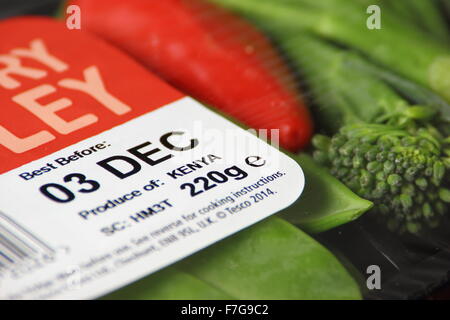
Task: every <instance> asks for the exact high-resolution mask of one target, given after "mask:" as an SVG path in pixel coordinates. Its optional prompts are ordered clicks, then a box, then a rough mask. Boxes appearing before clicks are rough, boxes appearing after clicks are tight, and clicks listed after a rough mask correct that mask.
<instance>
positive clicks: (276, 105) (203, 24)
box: [70, 0, 312, 151]
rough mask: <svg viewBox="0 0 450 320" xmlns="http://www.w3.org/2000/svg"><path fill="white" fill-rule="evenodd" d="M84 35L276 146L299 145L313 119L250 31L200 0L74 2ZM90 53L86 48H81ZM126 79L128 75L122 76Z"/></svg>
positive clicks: (273, 56)
mask: <svg viewBox="0 0 450 320" xmlns="http://www.w3.org/2000/svg"><path fill="white" fill-rule="evenodd" d="M70 4H75V5H78V6H79V7H80V9H81V21H82V29H86V30H88V31H92V32H93V33H95V34H97V35H99V36H100V37H102V38H104V39H106V40H108V41H110V42H111V43H113V44H114V45H116V46H118V47H120V48H122V49H123V50H124V51H126V52H127V53H129V54H130V55H131V56H133V57H135V58H136V59H137V60H139V61H140V62H142V63H143V64H144V65H146V66H147V67H148V68H149V69H151V70H152V71H154V72H156V73H157V74H159V75H160V76H161V77H162V78H164V79H165V80H166V81H168V82H169V83H171V84H172V85H174V86H175V87H177V88H179V89H180V90H182V91H184V92H185V93H187V94H189V95H191V96H192V97H194V98H196V99H198V100H200V101H203V102H204V103H206V104H209V105H211V106H214V107H216V108H218V109H219V110H221V111H223V112H225V113H227V114H229V115H231V116H232V117H235V118H236V119H238V120H240V121H242V122H243V123H245V124H246V125H248V126H250V127H252V128H255V129H279V138H280V145H281V146H282V147H284V148H286V149H288V150H290V151H298V150H299V149H301V148H302V147H305V146H306V145H307V144H308V143H309V140H310V137H311V134H312V121H311V117H310V114H309V112H308V110H307V108H306V107H305V105H304V103H303V101H302V100H301V98H300V97H299V94H298V92H297V91H296V90H295V81H294V80H293V79H292V76H291V74H290V73H289V70H288V69H287V67H286V66H285V65H284V63H283V61H282V59H281V58H280V57H279V56H278V55H277V52H276V51H275V49H274V48H273V47H272V46H271V45H270V43H269V41H268V40H267V39H266V38H265V37H264V36H263V35H262V34H261V33H260V32H259V31H258V30H256V29H255V28H254V27H253V26H252V25H250V24H249V23H248V22H246V21H245V20H243V19H241V18H240V17H237V16H235V15H233V14H231V13H229V12H227V11H225V10H224V9H221V8H219V7H217V6H215V5H212V4H210V3H207V2H205V1H202V0H126V1H124V0H72V1H70ZM87 50H88V49H87ZM124 76H126V75H124Z"/></svg>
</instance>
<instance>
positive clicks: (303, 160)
mask: <svg viewBox="0 0 450 320" xmlns="http://www.w3.org/2000/svg"><path fill="white" fill-rule="evenodd" d="M292 157H293V158H294V159H296V160H297V161H298V163H299V164H300V165H301V167H302V168H303V171H304V174H305V179H306V187H305V190H304V191H303V194H302V196H301V197H300V199H299V200H298V201H297V202H296V203H295V204H294V205H292V206H290V207H289V208H287V209H285V210H283V211H282V212H280V213H279V215H278V216H279V217H281V218H284V219H286V220H287V221H289V222H291V223H293V224H295V225H297V226H299V227H300V228H301V229H302V230H305V231H307V232H309V233H318V232H322V231H325V230H328V229H331V228H334V227H337V226H339V225H341V224H345V223H348V222H350V221H352V220H355V219H356V218H358V217H359V216H360V215H361V214H363V213H364V212H366V211H367V210H369V209H370V208H371V207H372V206H373V204H372V203H371V202H370V201H367V200H364V199H361V198H360V197H358V196H357V195H356V194H354V193H353V192H352V191H351V190H350V189H348V188H347V187H346V186H345V185H343V184H342V183H341V182H339V181H338V180H337V179H336V178H334V177H333V176H331V175H330V174H329V173H328V172H327V170H326V169H325V168H322V167H321V166H319V165H318V164H317V163H315V162H314V161H313V160H312V159H311V157H309V156H308V155H307V154H300V155H299V156H292ZM318 199H320V201H318Z"/></svg>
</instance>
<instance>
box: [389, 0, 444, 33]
mask: <svg viewBox="0 0 450 320" xmlns="http://www.w3.org/2000/svg"><path fill="white" fill-rule="evenodd" d="M380 3H381V4H382V5H385V6H386V7H387V8H389V9H391V10H393V13H395V14H396V15H398V16H401V17H404V18H405V19H407V20H409V22H410V23H412V24H418V25H419V26H420V27H421V28H422V29H423V30H424V31H426V32H427V33H429V34H430V35H433V36H434V37H436V39H437V40H442V41H448V40H449V33H448V26H447V24H446V22H445V19H444V16H443V15H442V13H441V10H440V9H441V8H440V6H439V5H440V2H439V0H426V1H423V0H408V2H407V3H406V2H405V1H403V2H402V1H392V0H381V1H380Z"/></svg>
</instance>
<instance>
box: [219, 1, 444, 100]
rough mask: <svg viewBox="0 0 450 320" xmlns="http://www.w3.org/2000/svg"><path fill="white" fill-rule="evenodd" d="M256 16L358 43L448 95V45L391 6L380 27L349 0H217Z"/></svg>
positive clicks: (277, 29)
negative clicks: (374, 27) (404, 20)
mask: <svg viewBox="0 0 450 320" xmlns="http://www.w3.org/2000/svg"><path fill="white" fill-rule="evenodd" d="M213 1H215V2H218V3H220V4H222V5H225V6H227V7H229V8H231V9H233V10H236V11H238V12H240V13H242V14H244V15H245V16H247V17H249V18H250V19H252V20H254V21H255V22H257V23H258V24H259V25H261V26H262V27H263V28H265V29H266V30H267V31H269V32H271V33H273V34H275V35H276V36H277V37H280V38H282V37H287V36H291V35H292V33H291V32H289V31H294V32H299V31H300V30H304V29H306V30H310V31H312V32H314V33H316V34H318V35H321V36H324V37H326V38H329V39H331V40H333V41H337V42H340V43H342V44H345V45H347V46H349V47H353V48H356V49H358V50H360V51H361V52H363V53H364V54H365V55H367V56H369V57H371V58H372V59H373V60H374V61H377V62H378V63H381V64H383V65H385V66H387V67H389V68H391V69H392V70H395V71H396V72H398V73H400V74H401V75H403V76H405V77H407V78H409V79H411V80H413V81H415V82H417V83H419V84H421V85H424V86H427V87H429V88H431V89H432V90H434V91H435V92H437V93H438V94H440V95H442V96H443V97H444V98H445V99H447V101H450V50H449V47H448V46H446V45H445V44H441V43H439V42H437V41H435V40H434V39H433V38H430V37H429V36H428V35H427V34H426V33H423V32H420V31H418V30H417V28H411V26H410V24H409V23H408V24H407V23H402V21H401V19H397V18H396V16H395V15H393V14H392V12H389V10H384V11H382V29H381V30H369V29H368V28H367V27H366V20H367V18H368V15H367V13H366V8H365V6H364V5H363V4H362V3H360V2H357V1H345V0H320V1H317V0H297V1H293V0H213Z"/></svg>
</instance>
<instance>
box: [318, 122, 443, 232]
mask: <svg viewBox="0 0 450 320" xmlns="http://www.w3.org/2000/svg"><path fill="white" fill-rule="evenodd" d="M318 138H319V139H320V140H325V139H327V138H326V137H325V136H318V137H316V138H315V139H318ZM323 144H324V143H323V142H322V141H321V145H319V144H315V145H316V147H318V149H317V150H318V152H320V154H321V158H320V159H319V158H316V159H317V160H320V161H322V163H323V164H324V165H327V166H328V167H329V168H330V169H331V173H332V174H333V175H334V176H336V177H338V178H339V179H340V180H341V181H343V182H344V183H345V184H346V185H347V186H349V187H350V188H351V189H352V190H354V191H355V192H356V193H357V194H359V195H361V196H362V197H364V198H366V199H369V200H371V201H373V202H374V203H375V204H376V209H377V211H378V212H379V213H380V214H382V215H384V216H385V217H386V218H385V220H387V223H388V227H389V228H390V229H392V230H399V231H400V232H403V231H409V232H411V233H416V232H418V231H419V230H420V229H421V227H422V226H424V225H425V226H429V227H436V226H438V225H439V222H440V220H441V218H442V217H443V216H444V215H445V214H446V213H447V210H448V207H449V206H448V203H450V201H448V197H446V193H448V192H450V191H449V190H448V189H446V188H445V187H443V185H444V181H443V178H444V175H445V174H446V167H445V164H444V162H443V160H441V151H440V148H441V145H440V144H436V141H435V139H433V138H430V137H428V133H427V132H424V135H423V136H421V134H420V133H418V134H417V135H412V134H410V133H409V132H407V131H406V130H402V129H399V128H398V127H394V126H388V125H383V124H381V125H377V124H373V125H368V124H355V125H347V126H344V127H343V128H342V129H341V130H340V131H339V133H338V134H336V135H334V136H333V138H332V139H329V138H328V145H327V146H325V147H324V146H323ZM323 155H325V156H323Z"/></svg>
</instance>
